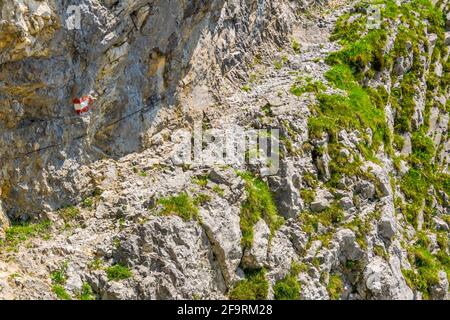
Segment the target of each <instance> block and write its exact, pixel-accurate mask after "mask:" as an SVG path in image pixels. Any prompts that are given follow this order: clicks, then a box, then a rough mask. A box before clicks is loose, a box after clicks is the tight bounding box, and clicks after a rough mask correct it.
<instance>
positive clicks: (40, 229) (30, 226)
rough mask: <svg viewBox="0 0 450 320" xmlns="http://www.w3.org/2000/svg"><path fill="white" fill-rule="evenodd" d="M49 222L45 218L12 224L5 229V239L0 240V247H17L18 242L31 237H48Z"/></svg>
mask: <svg viewBox="0 0 450 320" xmlns="http://www.w3.org/2000/svg"><path fill="white" fill-rule="evenodd" d="M50 227H51V222H50V221H49V220H45V221H42V222H39V223H28V222H20V223H16V224H13V225H12V226H11V227H9V228H8V229H7V230H6V232H5V233H6V235H5V240H4V241H1V240H0V248H1V247H3V248H5V249H6V250H7V251H13V250H16V249H17V246H18V245H19V244H20V243H23V242H25V241H27V240H28V239H30V238H33V237H42V238H49V237H50Z"/></svg>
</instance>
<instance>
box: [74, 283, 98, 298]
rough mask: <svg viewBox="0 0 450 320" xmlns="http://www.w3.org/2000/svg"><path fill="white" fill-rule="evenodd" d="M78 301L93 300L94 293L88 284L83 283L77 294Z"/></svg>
mask: <svg viewBox="0 0 450 320" xmlns="http://www.w3.org/2000/svg"><path fill="white" fill-rule="evenodd" d="M77 299H78V300H95V296H94V292H93V291H92V288H91V286H90V285H89V283H87V282H84V283H83V285H82V287H81V290H80V292H79V293H78V294H77Z"/></svg>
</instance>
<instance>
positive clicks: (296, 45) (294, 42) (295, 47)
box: [292, 40, 302, 54]
mask: <svg viewBox="0 0 450 320" xmlns="http://www.w3.org/2000/svg"><path fill="white" fill-rule="evenodd" d="M301 49H302V46H301V44H300V43H299V42H298V41H297V40H292V50H294V52H295V53H297V54H299V53H300V52H301Z"/></svg>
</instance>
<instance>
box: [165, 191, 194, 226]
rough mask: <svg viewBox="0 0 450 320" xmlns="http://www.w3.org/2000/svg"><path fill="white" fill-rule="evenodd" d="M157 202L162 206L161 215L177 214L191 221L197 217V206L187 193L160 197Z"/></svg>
mask: <svg viewBox="0 0 450 320" xmlns="http://www.w3.org/2000/svg"><path fill="white" fill-rule="evenodd" d="M159 204H161V205H162V206H163V209H162V211H161V214H162V215H173V214H175V215H178V216H180V217H181V218H183V220H185V221H191V220H193V219H196V218H197V217H198V208H197V206H196V205H195V203H194V201H193V200H192V198H191V197H189V195H188V194H187V193H185V192H184V193H181V194H179V195H177V196H172V197H167V198H162V199H160V200H159Z"/></svg>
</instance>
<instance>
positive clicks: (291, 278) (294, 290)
mask: <svg viewBox="0 0 450 320" xmlns="http://www.w3.org/2000/svg"><path fill="white" fill-rule="evenodd" d="M299 271H300V268H299V267H296V266H295V265H294V264H293V266H292V267H291V271H290V273H289V274H288V275H287V276H286V277H284V278H283V279H282V280H280V281H277V283H275V286H274V287H273V291H274V296H275V300H299V299H300V289H301V287H300V283H299V282H298V280H297V277H298V274H299Z"/></svg>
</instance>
